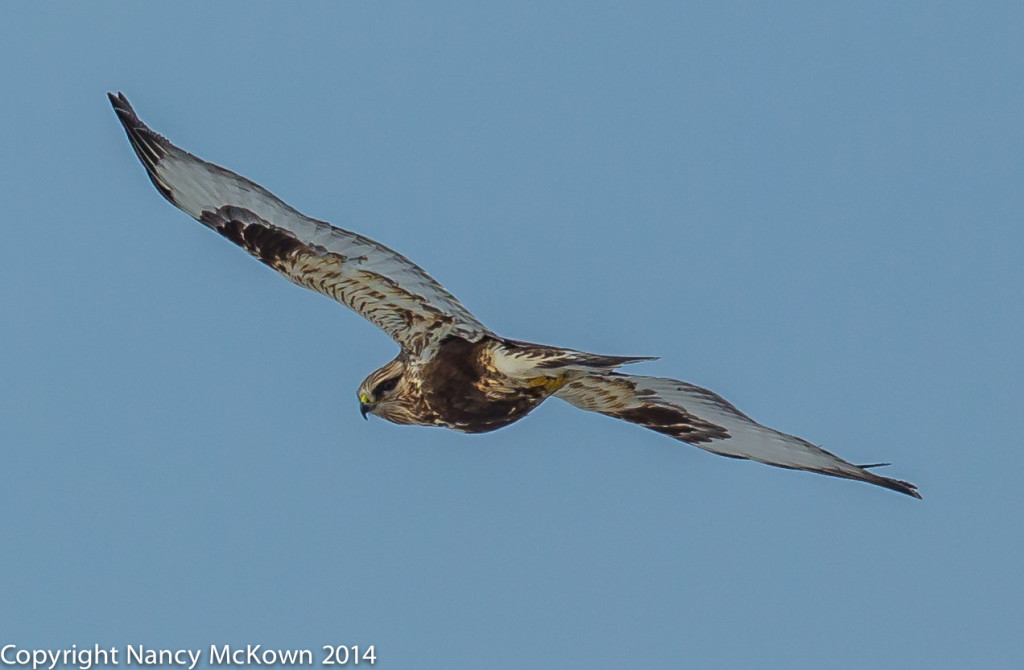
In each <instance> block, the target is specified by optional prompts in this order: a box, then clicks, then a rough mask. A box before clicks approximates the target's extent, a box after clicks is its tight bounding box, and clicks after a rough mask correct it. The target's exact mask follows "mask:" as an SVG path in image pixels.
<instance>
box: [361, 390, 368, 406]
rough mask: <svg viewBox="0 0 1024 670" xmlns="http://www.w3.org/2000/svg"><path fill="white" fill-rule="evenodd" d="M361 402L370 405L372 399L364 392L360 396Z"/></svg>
mask: <svg viewBox="0 0 1024 670" xmlns="http://www.w3.org/2000/svg"><path fill="white" fill-rule="evenodd" d="M359 402H361V403H363V404H364V405H368V404H369V403H370V399H369V398H368V397H367V396H366V394H365V393H364V394H362V395H361V396H359Z"/></svg>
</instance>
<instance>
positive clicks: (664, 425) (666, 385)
mask: <svg viewBox="0 0 1024 670" xmlns="http://www.w3.org/2000/svg"><path fill="white" fill-rule="evenodd" d="M555 395H557V396H558V397H559V398H562V399H563V400H566V401H568V402H570V403H572V404H573V405H575V406H576V407H579V408H580V409H585V410H590V411H593V412H600V413H601V414H605V415H607V416H612V417H615V418H617V419H624V420H625V421H629V422H631V423H635V424H638V425H641V426H643V427H645V428H650V429H651V430H656V431H658V432H659V433H664V434H666V435H668V436H670V437H674V438H675V439H677V440H681V441H683V442H688V443H690V444H692V445H694V446H697V447H700V448H701V449H706V450H707V451H711V452H714V453H716V454H721V455H722V456H731V457H733V458H749V459H751V460H754V461H760V462H761V463H767V464H768V465H776V466H779V467H783V468H792V469H794V470H809V471H811V472H818V473H821V474H823V475H831V476H833V477H844V478H846V479H857V480H860V481H863V482H868V483H870V484H876V485H877V486H884V487H885V488H887V489H892V490H893V491H899V492H900V493H906V494H907V495H909V496H913V497H915V498H920V497H921V494H919V493H918V492H917V487H916V486H914V485H913V484H911V483H909V482H904V481H900V480H898V479H890V478H888V477H882V476H880V475H876V474H875V473H873V472H869V471H868V470H866V469H865V468H864V467H862V466H858V465H854V464H852V463H848V462H847V461H844V460H843V459H841V458H839V457H838V456H836V455H835V454H832V453H829V452H827V451H825V450H824V449H822V448H821V447H816V446H814V445H813V444H811V443H810V442H808V441H806V440H802V439H800V438H799V437H794V436H793V435H787V434H786V433H782V432H779V431H777V430H773V429H771V428H768V427H767V426H762V425H761V424H759V423H757V422H756V421H754V420H753V419H751V418H750V417H748V416H747V415H746V414H743V413H742V412H740V411H739V410H738V409H736V408H735V407H733V406H732V404H730V403H729V402H728V401H726V400H725V399H724V398H722V397H721V396H719V395H717V394H716V393H712V392H711V391H708V390H707V389H703V388H701V387H699V386H694V385H693V384H687V383H686V382H681V381H677V380H675V379H664V378H660V377H638V376H634V375H624V374H619V373H614V372H613V373H607V374H596V373H595V374H591V375H588V376H586V377H583V378H580V379H577V380H575V381H573V382H570V383H568V384H566V385H565V386H564V387H562V388H561V389H560V390H559V391H558V392H557V393H556V394H555ZM868 467H870V466H868Z"/></svg>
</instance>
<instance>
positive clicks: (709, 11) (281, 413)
mask: <svg viewBox="0 0 1024 670" xmlns="http://www.w3.org/2000/svg"><path fill="white" fill-rule="evenodd" d="M0 14H2V20H0V62H2V63H4V66H3V83H4V86H3V92H2V93H0V95H2V96H4V97H5V101H4V102H5V104H4V105H3V109H4V114H3V123H2V124H0V155H2V156H3V157H4V160H3V161H0V171H2V177H3V178H2V180H0V196H2V201H3V203H4V205H5V207H4V210H5V215H4V221H5V224H4V230H5V233H6V238H5V243H6V244H5V246H6V251H7V253H6V254H5V262H4V263H3V264H0V314H2V315H3V316H2V318H0V345H2V346H0V379H3V380H4V383H3V384H0V444H2V450H0V469H2V472H3V474H4V485H3V487H2V488H0V508H2V510H3V512H2V513H0V538H2V541H0V566H2V570H0V643H3V644H12V643H13V644H16V645H18V646H19V647H20V648H29V649H31V648H49V649H60V648H67V647H70V645H72V644H75V645H78V647H85V646H91V645H93V644H100V645H101V646H108V647H109V646H115V647H121V648H123V647H124V646H125V645H128V644H135V645H138V644H143V645H146V646H148V647H166V648H185V647H191V648H203V649H204V650H205V649H208V647H209V645H211V644H217V645H223V644H230V645H245V644H262V645H264V646H265V647H266V646H270V647H282V648H310V649H313V650H315V651H316V652H317V653H318V654H319V653H320V651H319V650H320V648H321V646H322V645H340V644H359V645H362V646H366V645H371V644H372V645H374V646H375V649H376V652H377V657H378V662H377V667H383V668H480V667H486V668H494V669H501V668H519V667H530V666H535V667H564V668H576V667H580V668H582V667H591V668H594V667H626V666H627V665H630V666H633V665H637V664H640V665H643V666H645V667H699V668H719V667H720V668H736V667H789V668H820V667H828V668H863V667H873V668H895V667H900V668H906V667H928V668H962V667H966V666H968V665H970V666H971V667H986V666H990V667H1013V666H1020V665H1021V664H1024V642H1022V641H1021V635H1020V632H1021V625H1022V621H1024V611H1022V606H1021V601H1022V597H1024V570H1022V569H1021V559H1020V557H1021V554H1022V541H1024V523H1022V518H1021V517H1022V511H1024V496H1022V494H1021V486H1020V481H1019V480H1020V475H1021V472H1022V470H1024V449H1022V445H1021V434H1022V432H1024V418H1022V417H1024V412H1022V411H1021V397H1022V388H1021V382H1020V380H1021V378H1022V376H1024V355H1022V353H1021V346H1020V341H1021V333H1022V332H1024V308H1022V301H1021V295H1022V288H1024V269H1022V263H1021V258H1022V252H1024V195H1022V193H1024V191H1022V186H1024V126H1022V123H1021V119H1024V50H1022V48H1021V42H1020V35H1021V32H1022V29H1024V10H1022V9H1021V6H1020V5H1019V4H1018V3H996V2H993V3H982V4H980V5H978V4H975V5H970V6H967V5H965V4H963V3H940V2H918V3H913V2H911V3H882V2H864V3H854V4H847V5H845V6H842V7H826V6H823V5H822V4H821V3H812V2H807V3H799V2H795V3H782V4H780V3H772V4H768V3H764V4H757V3H734V4H727V3H706V4H702V5H688V4H683V3H591V2H587V3H575V4H573V3H560V4H558V5H557V6H556V7H552V6H550V3H508V4H503V5H499V4H487V5H484V4H483V3H426V4H425V3H385V2H346V3H330V4H328V3H304V4H301V5H285V4H284V3H280V4H270V3H244V4H243V3H218V4H209V3H178V4H176V5H175V6H174V7H173V8H171V7H170V6H168V5H162V4H154V3H139V4H132V5H126V4H120V5H117V6H115V5H99V6H92V7H90V6H87V5H79V4H75V5H72V4H64V5H60V4H54V5H49V6H48V7H46V8H39V7H37V6H36V5H32V4H9V5H5V6H4V7H3V9H2V10H0ZM117 90H122V91H124V92H125V93H126V94H127V95H128V97H129V99H130V100H131V101H132V103H133V104H134V105H135V107H136V109H137V110H138V112H139V114H140V116H141V117H142V118H143V119H144V120H145V121H146V122H147V123H149V124H150V125H151V126H153V127H154V128H155V129H156V130H158V131H159V132H161V133H163V134H165V135H167V136H168V137H169V138H171V139H172V141H174V142H176V143H177V144H178V145H180V146H182V147H183V148H185V149H188V150H190V151H192V152H194V153H196V154H198V155H200V156H202V157H203V158H206V159H208V160H211V161H214V162H217V163H219V164H222V165H225V166H226V167H229V168H231V169H233V170H236V171H238V172H240V173H242V174H244V175H246V176H248V177H250V178H252V179H254V180H256V181H258V182H260V183H262V184H263V185H264V186H266V187H268V188H270V189H271V190H273V191H274V192H275V193H277V194H278V195H279V196H280V197H282V198H283V199H285V200H286V201H287V202H288V203H289V204H291V205H293V206H295V207H297V208H299V209H300V210H302V211H303V212H305V213H307V214H309V215H311V216H316V217H318V218H322V219H326V220H329V221H331V222H333V223H336V224H338V225H341V226H344V227H346V228H350V229H354V230H357V231H359V232H361V233H364V234H366V235H369V236H371V237H373V238H375V239H378V240H380V241H381V242H384V243H385V244H388V245H391V246H393V247H394V248H396V249H398V250H399V251H401V252H403V253H405V254H406V255H408V256H410V257H412V258H413V259H414V260H415V261H416V262H417V263H419V264H420V265H422V266H423V267H424V268H426V269H427V270H428V271H429V272H430V273H431V274H432V275H434V276H435V277H437V278H438V279H439V280H440V281H442V282H443V283H444V284H445V285H446V286H447V287H448V288H449V289H450V290H451V291H452V292H453V293H454V294H455V295H457V296H458V297H459V298H460V299H461V300H462V301H463V302H464V303H465V304H466V305H467V307H469V308H470V309H471V310H472V311H473V312H474V313H475V314H476V315H477V316H478V317H479V318H480V319H481V320H482V321H484V322H485V323H487V324H488V325H489V326H490V327H491V328H493V329H494V330H496V331H498V332H500V333H502V334H504V335H507V336H509V337H515V338H518V339H526V340H533V341H539V342H546V343H551V344H557V345H563V346H571V347H574V348H579V349H585V350H590V351H597V352H603V353H616V354H636V355H660V356H662V359H661V360H659V361H656V362H652V363H645V364H643V365H642V366H639V367H638V368H637V371H638V372H644V373H647V374H654V375H663V376H673V377H678V378H681V379H685V380H688V381H692V382H695V383H698V384H701V385H704V386H707V387H709V388H711V389H714V390H715V391H717V392H719V393H721V394H722V395H723V396H725V397H726V398H728V399H729V400H731V401H732V402H734V403H735V404H736V405H737V406H738V407H739V408H740V409H742V410H744V411H745V412H747V413H749V414H750V415H752V416H753V417H754V418H756V419H758V420H760V421H762V422H764V423H766V424H768V425H771V426H773V427H777V428H779V429H782V430H785V431H788V432H792V433H795V434H798V435H800V436H802V437H805V438H807V439H810V440H812V441H814V442H816V443H820V444H823V445H824V446H825V447H826V448H828V449H831V450H833V451H835V452H837V453H838V454H840V455H842V456H844V457H846V458H848V459H850V460H852V461H855V462H876V461H891V462H892V463H893V465H892V466H891V467H890V468H887V469H886V473H887V474H890V475H891V476H896V477H900V478H905V479H909V480H911V481H913V482H915V483H916V484H918V485H919V486H920V489H921V492H922V493H923V495H924V500H923V501H920V502H919V501H915V500H912V499H910V498H907V497H904V496H900V495H897V494H894V493H892V492H889V491H885V490H882V489H878V488H875V487H871V486H867V485H863V484H857V483H852V482H845V481H840V480H835V479H831V478H826V477H820V476H814V475H809V474H805V473H799V472H790V471H785V470H779V469H774V468H769V467H765V466H761V465H758V464H753V463H746V462H739V461H734V460H730V459H724V458H720V457H716V456H713V455H710V454H706V453H704V452H702V451H700V450H698V449H695V448H692V447H689V446H687V445H683V444H679V443H676V442H674V441H672V440H669V439H667V438H665V437H663V436H660V435H657V434H655V433H651V432H649V431H644V430H641V429H639V428H637V427H635V426H631V425H628V424H624V423H619V422H615V421H612V420H610V419H606V418H604V417H600V416H597V415H594V414H589V413H584V412H580V411H578V410H575V409H573V408H571V407H569V406H568V405H566V404H564V403H560V402H557V401H553V402H550V403H547V404H545V405H544V406H543V407H541V408H540V409H539V410H538V411H536V412H535V413H534V414H533V415H531V416H530V417H528V419H526V420H524V421H522V422H520V423H518V424H515V425H513V426H511V427H509V428H506V429H503V430H501V431H498V432H495V433H492V434H488V435H479V436H467V435H460V434H456V433H453V432H450V431H443V430H438V429H427V428H410V427H399V426H394V425H391V424H387V423H385V422H383V421H379V420H371V421H369V422H364V421H362V419H361V418H360V417H359V412H358V406H357V401H356V398H355V390H356V387H357V386H358V384H359V382H360V380H362V379H363V377H364V376H365V375H366V374H367V373H368V372H370V371H371V370H373V369H375V368H376V367H378V366H379V365H380V364H382V363H383V362H385V361H387V360H389V359H390V358H391V357H392V356H393V355H394V353H395V346H394V344H393V343H392V342H391V341H390V340H389V339H388V338H387V337H385V336H384V335H382V334H381V333H379V332H378V331H376V330H375V329H374V328H373V327H372V326H370V325H369V324H367V323H365V322H363V321H362V320H361V319H359V318H357V317H356V316H354V315H353V314H351V313H350V312H348V311H347V310H346V309H344V308H343V307H341V306H339V305H336V304H333V303H331V302H330V301H328V300H326V299H324V298H323V297H321V296H318V295H315V294H313V293H310V292H307V291H303V290H301V289H298V288H296V287H294V286H292V285H290V284H288V283H287V282H285V281H282V280H281V279H280V278H279V277H277V276H276V275H275V274H274V273H272V272H270V271H269V270H267V269H266V268H264V267H262V266H261V265H259V264H258V263H256V262H254V261H252V260H251V259H250V258H248V257H247V256H246V255H245V254H244V253H242V252H240V251H239V250H238V249H236V248H234V247H233V246H232V245H230V244H228V243H226V242H225V241H224V240H222V239H220V238H219V237H218V236H217V235H215V234H212V233H210V232H209V231H207V230H205V229H203V228H202V226H200V225H198V224H197V223H195V222H194V221H192V220H190V219H189V218H188V217H187V216H185V215H184V214H182V213H181V212H179V211H177V210H175V209H174V208H172V207H171V206H170V205H168V204H167V203H166V202H164V201H163V200H162V199H161V198H160V197H159V195H158V194H157V193H156V191H155V190H154V189H153V188H152V186H151V185H150V184H149V182H148V180H147V179H146V178H145V175H144V172H143V170H142V168H141V166H140V165H139V164H138V162H137V160H136V159H135V157H134V155H133V154H132V152H131V150H130V147H129V145H128V142H127V140H126V139H125V137H124V134H123V132H122V130H121V128H120V127H119V125H118V123H117V121H116V118H115V117H114V115H113V113H112V112H111V110H110V107H109V104H108V102H107V100H106V96H105V93H106V92H107V91H117Z"/></svg>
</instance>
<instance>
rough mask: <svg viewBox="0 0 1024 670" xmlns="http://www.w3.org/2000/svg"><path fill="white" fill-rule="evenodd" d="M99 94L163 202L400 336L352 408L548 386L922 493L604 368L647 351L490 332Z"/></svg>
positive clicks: (341, 234)
mask: <svg viewBox="0 0 1024 670" xmlns="http://www.w3.org/2000/svg"><path fill="white" fill-rule="evenodd" d="M110 102H111V103H112V104H113V106H114V111H115V112H117V117H118V118H119V119H120V120H121V123H122V124H123V125H124V128H125V130H126V131H127V133H128V139H129V140H131V144H132V148H134V149H135V153H136V154H137V155H138V157H139V160H141V161H142V164H143V165H144V166H145V167H146V172H148V173H149V178H150V180H152V182H153V185H154V186H156V188H157V190H158V191H160V193H161V194H162V195H163V196H164V197H165V198H167V199H168V200H169V201H170V202H171V204H173V205H174V206H176V207H178V208H180V209H182V210H184V211H185V212H186V213H188V214H189V215H190V216H192V217H193V218H195V219H197V220H198V221H199V222H200V223H202V224H203V225H205V226H207V227H208V228H211V229H213V230H215V231H217V232H218V233H220V234H221V235H223V236H224V237H226V238H228V239H229V240H231V241H232V242H234V243H235V244H237V245H238V246H240V247H242V248H243V249H245V250H246V251H248V252H249V253H250V254H252V255H253V256H255V257H256V258H257V259H259V260H260V261H262V262H263V263H265V264H266V265H269V266H270V267H271V268H273V269H275V270H277V271H278V272H279V273H281V274H282V275H284V276H285V277H286V278H288V279H289V280H291V281H293V282H295V283H296V284H298V285H299V286H305V287H306V288H310V289H313V290H315V291H318V292H320V293H323V294H324V295H327V296H329V297H331V298H334V299H335V300H337V301H338V302H340V303H342V304H344V305H347V306H348V307H350V308H351V309H353V310H354V311H356V312H357V313H358V314H360V315H362V316H364V317H366V318H367V319H369V320H370V322H372V323H373V324H375V325H377V326H378V327H380V328H381V329H382V330H383V331H384V332H385V333H387V334H388V335H390V336H391V337H392V339H394V340H395V341H396V342H397V343H398V344H399V346H400V347H401V351H400V352H399V354H398V356H397V357H396V358H395V359H394V360H393V361H391V362H390V363H388V364H387V365H385V366H384V367H382V368H380V369H379V370H377V371H375V372H373V373H371V374H370V376H369V377H367V378H366V379H365V380H364V381H363V383H362V384H361V385H360V386H359V392H358V395H359V407H360V411H362V413H363V416H364V417H365V416H366V414H375V415H377V416H379V417H381V418H383V419H387V420H388V421H393V422H395V423H406V424H416V425H425V426H444V427H447V428H453V429H455V430H460V431H464V432H467V433H481V432H485V431H489V430H494V429H496V428H501V427H502V426H506V425H508V424H510V423H512V422H513V421H517V420H519V419H521V418H522V417H524V416H526V415H527V414H528V413H529V412H530V411H531V410H532V409H533V408H535V407H537V406H538V405H539V404H540V403H542V402H543V401H544V400H545V399H547V398H548V397H550V396H552V395H553V396H556V397H558V398H561V399H562V400H566V401H568V402H569V403H571V404H573V405H575V406H576V407H579V408H580V409H586V410H591V411H594V412H599V413H601V414H605V415H607V416H611V417H615V418H618V419H625V420H626V421H629V422H632V423H635V424H639V425H641V426H644V427H645V428H650V429H651V430H655V431H658V432H659V433H664V434H666V435H668V436H669V437H673V438H675V439H677V440H681V441H683V442H688V443H690V444H693V445H695V446H698V447H700V448H702V449H706V450H708V451H711V452H714V453H716V454H722V455H723V456H731V457H734V458H749V459H752V460H755V461H760V462H762V463H767V464H769V465H776V466H779V467H784V468H793V469H796V470H809V471H811V472H818V473H821V474H825V475H832V476H834V477H844V478H847V479H856V480H860V481H864V482H868V483H871V484H876V485H878V486H884V487H886V488H889V489H892V490H894V491H899V492H901V493H906V494H907V495H910V496H914V497H915V498H920V497H921V496H920V495H919V494H918V492H917V490H916V487H915V486H914V485H913V484H910V483H908V482H904V481H899V480H897V479H891V478H889V477H883V476H881V475H877V474H875V473H874V472H870V471H869V470H867V469H866V468H868V467H871V466H858V465H854V464H852V463H849V462H847V461H845V460H843V459H841V458H839V457H838V456H835V455H833V454H831V453H829V452H827V451H825V450H824V449H821V448H820V447H817V446H815V445H813V444H811V443H810V442H807V441H806V440H802V439H800V438H799V437H794V436H792V435H787V434H785V433H781V432H779V431H777V430H773V429H771V428H768V427H766V426H762V425H761V424H759V423H757V422H755V421H753V420H752V419H750V418H749V417H748V416H746V415H745V414H743V413H742V412H740V411H739V410H738V409H736V408H735V407H733V406H732V405H731V404H730V403H728V402H727V401H725V400H724V399H722V398H721V397H720V396H718V395H716V394H715V393H712V392H711V391H708V390H706V389H703V388H700V387H698V386H694V385H693V384H687V383H686V382H681V381H677V380H675V379H666V378H661V377H641V376H636V375H627V374H622V373H620V372H616V371H615V370H616V368H618V367H620V366H621V365H624V364H626V363H632V362H635V361H640V360H648V359H645V358H639V357H631V356H599V355H595V354H588V353H585V352H582V351H574V350H572V349H561V348H558V347H548V346H543V345H538V344H531V343H529V342H519V341H516V340H509V339H506V338H504V337H501V336H499V335H496V334H495V333H492V332H491V331H490V330H488V329H487V327H486V326H484V325H483V324H482V323H480V322H479V321H477V319H476V318H475V317H474V316H473V315H472V314H470V312H469V310H467V309H466V308H465V307H463V306H462V303H460V302H459V301H458V300H457V299H456V298H455V297H454V296H452V295H451V294H450V293H448V291H446V290H445V289H444V288H443V287H442V286H441V285H440V284H438V283H437V282H436V281H434V280H433V279H432V278H431V277H430V275H428V274H427V273H426V272H424V271H423V270H421V269H420V268H419V267H418V266H417V265H415V264H414V263H413V262H412V261H410V260H409V259H407V258H406V257H405V256H402V255H401V254H399V253H396V252H394V251H392V250H391V249H388V248H387V247H385V246H384V245H382V244H378V243H377V242H374V241H373V240H371V239H369V238H366V237H363V236H362V235H359V234H358V233H353V232H349V231H347V230H343V229H341V228H335V227H334V226H331V225H329V224H327V223H324V222H323V221H317V220H316V219H311V218H309V217H307V216H304V215H303V214H301V213H299V212H298V211H296V210H294V209H292V208H291V207H289V206H288V205H286V204H285V203H283V202H281V201H280V200H278V199H277V198H276V197H275V196H274V195H273V194H272V193H270V192H269V191H267V190H266V189H264V188H263V187H261V186H259V185H258V184H254V183H253V182H251V181H249V180H248V179H245V178H244V177H241V176H239V175H237V174H235V173H234V172H230V171H228V170H225V169H224V168H222V167H218V166H216V165H213V164H212V163H207V162H206V161H203V160H200V159H199V158H196V157H195V156H193V155H192V154H190V153H187V152H185V151H182V150H181V149H179V148H178V147H176V146H174V145H173V144H171V143H170V142H168V141H167V140H166V139H165V138H163V137H161V136H160V135H158V134H156V133H155V132H153V131H152V130H150V129H149V128H148V127H147V126H146V125H145V124H144V123H143V122H142V121H140V120H139V117H138V116H136V115H135V112H134V110H132V107H131V105H130V104H128V100H127V99H126V98H125V97H124V95H121V94H118V95H117V96H114V95H110Z"/></svg>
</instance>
